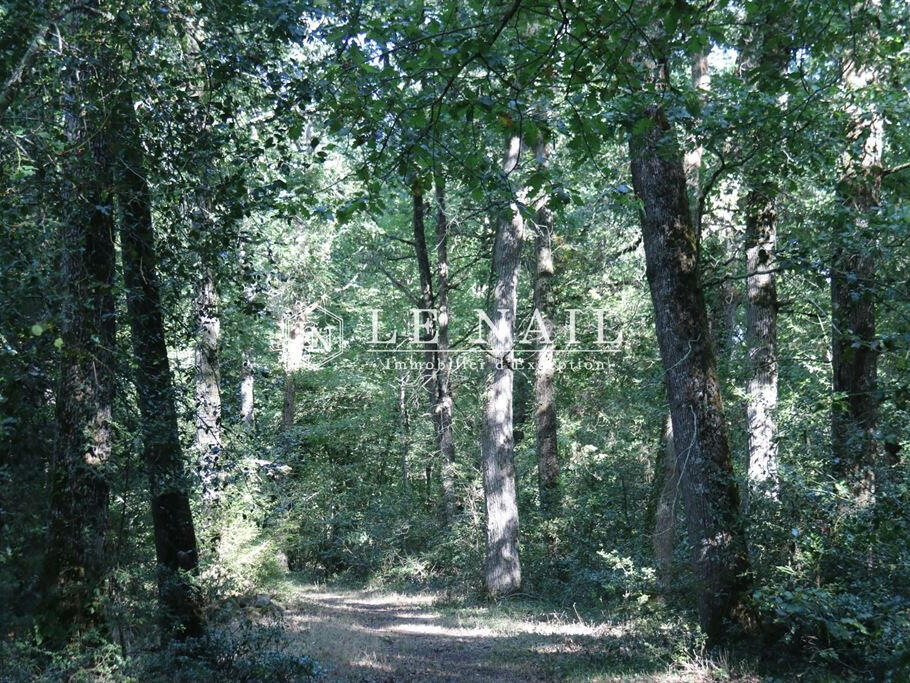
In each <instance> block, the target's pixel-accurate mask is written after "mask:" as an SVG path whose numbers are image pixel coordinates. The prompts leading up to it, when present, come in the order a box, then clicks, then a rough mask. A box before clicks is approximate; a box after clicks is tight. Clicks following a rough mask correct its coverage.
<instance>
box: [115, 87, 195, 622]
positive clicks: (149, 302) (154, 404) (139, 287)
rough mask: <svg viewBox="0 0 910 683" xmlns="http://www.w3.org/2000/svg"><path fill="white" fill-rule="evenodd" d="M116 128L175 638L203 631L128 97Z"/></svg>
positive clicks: (143, 396)
mask: <svg viewBox="0 0 910 683" xmlns="http://www.w3.org/2000/svg"><path fill="white" fill-rule="evenodd" d="M117 123H118V124H119V126H120V127H119V130H118V135H119V138H118V140H117V148H118V150H119V154H118V156H117V159H116V166H115V169H116V174H117V176H116V177H117V192H118V195H119V196H118V198H119V204H120V208H121V226H120V239H121V247H122V254H123V277H124V281H125V283H126V289H127V310H128V312H129V318H130V333H131V334H130V336H131V338H132V342H133V354H134V357H135V361H136V366H135V383H136V393H137V395H138V399H139V411H140V417H141V428H142V443H143V459H144V461H145V463H146V467H147V470H148V478H149V487H150V490H151V499H152V501H151V502H152V524H153V526H154V532H155V557H156V561H157V580H158V599H159V602H160V605H161V608H162V626H163V628H164V630H165V632H166V633H170V634H174V635H176V636H179V637H183V636H197V635H199V634H200V633H201V631H202V618H201V614H200V606H199V596H198V595H197V594H196V591H195V588H194V587H193V585H192V582H191V580H190V578H189V575H191V574H193V573H195V572H196V569H197V567H198V566H199V551H198V547H197V544H196V533H195V528H194V525H193V515H192V512H191V511H190V502H189V491H190V482H189V480H188V477H187V474H186V471H185V467H184V461H183V450H182V448H181V445H180V433H179V430H178V426H177V412H176V406H175V395H174V386H173V381H172V379H171V371H170V364H169V362H168V357H167V347H166V345H165V336H164V321H163V313H162V306H161V295H160V285H159V283H158V274H157V258H156V254H155V233H154V227H153V224H152V197H151V192H150V190H149V186H148V181H147V179H146V176H145V175H144V174H145V173H146V172H147V169H146V167H145V160H144V158H143V156H144V155H143V152H142V147H141V142H140V138H139V127H138V122H137V121H136V114H135V111H134V105H133V99H132V98H131V97H130V96H129V93H123V94H122V96H121V102H120V108H119V111H118V112H117Z"/></svg>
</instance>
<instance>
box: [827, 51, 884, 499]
mask: <svg viewBox="0 0 910 683" xmlns="http://www.w3.org/2000/svg"><path fill="white" fill-rule="evenodd" d="M845 76H846V81H847V86H848V88H849V89H850V91H851V95H852V96H853V97H854V98H855V97H856V95H858V94H859V93H860V92H861V91H862V90H863V89H866V88H869V87H873V86H874V85H875V83H876V81H877V78H878V77H877V74H876V73H875V72H874V71H873V70H872V69H871V68H869V67H865V66H862V65H860V64H857V63H855V62H852V61H851V62H850V63H849V64H848V65H847V68H846V73H845ZM847 113H848V114H849V116H850V125H849V129H848V131H847V142H848V144H849V149H848V151H847V153H846V154H845V155H844V160H843V171H842V175H841V180H840V183H839V186H838V188H837V197H838V200H839V201H840V204H841V206H842V211H841V216H842V220H840V221H838V222H837V223H836V226H835V231H834V254H833V262H832V268H831V318H832V327H833V330H832V353H831V358H832V365H833V371H834V393H835V397H834V402H833V405H832V411H831V442H832V450H833V458H834V471H835V473H836V474H837V475H838V476H841V477H844V478H848V479H851V480H853V483H854V486H855V489H856V493H857V496H858V498H859V499H860V500H867V499H869V498H870V497H871V496H872V495H873V494H874V490H875V475H874V470H873V466H874V464H875V459H876V444H875V438H874V433H875V428H876V423H877V420H878V403H879V398H878V390H877V382H876V376H877V371H878V354H879V344H878V340H877V338H876V332H875V322H876V321H875V292H874V279H875V275H876V262H875V251H876V248H877V247H876V244H875V236H874V228H873V226H872V225H871V220H870V218H871V217H872V216H874V214H875V210H876V207H877V206H878V204H879V196H880V193H881V179H882V147H883V144H884V118H883V117H882V115H881V113H880V112H878V111H875V110H871V111H870V110H867V109H864V108H863V107H862V106H861V105H860V104H858V103H856V102H853V103H851V104H850V105H849V106H848V107H847Z"/></svg>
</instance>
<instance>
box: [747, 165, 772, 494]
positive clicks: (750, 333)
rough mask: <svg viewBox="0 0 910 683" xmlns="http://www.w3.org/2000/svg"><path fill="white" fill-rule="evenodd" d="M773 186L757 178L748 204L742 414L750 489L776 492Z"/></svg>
mask: <svg viewBox="0 0 910 683" xmlns="http://www.w3.org/2000/svg"><path fill="white" fill-rule="evenodd" d="M775 194H776V191H775V190H774V188H770V187H767V186H764V187H763V186H760V185H759V184H758V183H756V184H755V185H753V187H752V188H751V189H750V190H749V192H748V195H747V196H746V200H745V209H746V303H747V307H746V342H747V345H748V353H749V366H748V370H749V379H748V381H747V383H746V419H747V426H748V433H749V469H748V475H749V482H750V486H751V488H752V489H753V490H754V491H755V492H758V493H760V494H764V495H767V496H769V497H770V498H772V499H776V498H777V497H778V490H779V486H780V484H779V480H778V472H777V469H778V468H777V417H776V411H777V284H776V282H775V277H774V269H775V268H776V266H777V262H776V261H777V259H776V249H777V214H776V211H775V208H774V196H775Z"/></svg>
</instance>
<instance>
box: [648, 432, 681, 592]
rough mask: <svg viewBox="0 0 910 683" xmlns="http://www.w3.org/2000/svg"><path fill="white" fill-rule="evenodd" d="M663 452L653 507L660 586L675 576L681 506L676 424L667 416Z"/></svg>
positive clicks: (659, 460) (652, 539)
mask: <svg viewBox="0 0 910 683" xmlns="http://www.w3.org/2000/svg"><path fill="white" fill-rule="evenodd" d="M660 445H661V452H660V455H659V459H658V464H657V467H656V469H657V471H656V472H655V482H654V483H655V485H656V486H657V487H658V496H657V504H656V505H655V506H654V528H653V535H652V536H651V547H652V548H653V550H654V564H655V567H656V568H657V578H658V580H659V581H660V583H661V585H662V586H664V587H666V586H669V584H670V579H671V577H672V575H673V549H674V548H675V547H676V506H677V503H678V502H679V493H680V492H679V469H678V468H677V467H676V452H675V451H674V449H673V421H672V420H671V419H670V415H669V414H668V415H667V417H666V420H665V423H664V429H663V436H662V438H661V440H660Z"/></svg>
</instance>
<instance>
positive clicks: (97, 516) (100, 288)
mask: <svg viewBox="0 0 910 683" xmlns="http://www.w3.org/2000/svg"><path fill="white" fill-rule="evenodd" d="M82 16H83V14H82V13H81V12H80V13H78V14H77V18H76V19H75V21H74V22H73V23H74V25H75V26H74V28H75V29H76V30H75V31H74V35H77V34H78V29H80V28H82V26H81V24H82V22H81V18H82ZM85 16H88V15H87V14H86V15H85ZM83 30H84V29H83ZM76 40H78V38H76ZM81 47H82V48H83V50H84V51H86V52H88V51H90V50H91V49H92V48H91V46H85V45H82V46H81ZM83 50H80V53H81V52H82V51H83ZM67 70H68V74H67V79H68V87H67V89H68V96H67V98H66V101H67V103H68V108H67V110H66V112H65V114H64V116H65V125H66V137H67V145H68V148H69V149H71V150H73V154H72V156H71V157H70V161H69V163H68V173H67V177H68V178H70V179H71V182H70V183H67V185H66V186H65V190H64V192H65V196H66V199H67V205H68V206H69V208H70V213H69V215H68V216H66V217H65V219H64V220H63V221H62V222H61V225H60V233H59V236H60V243H61V245H62V255H61V259H60V277H61V283H62V290H63V301H62V310H61V315H60V340H62V346H60V376H59V383H58V387H57V396H56V421H57V439H56V443H55V447H54V454H53V461H52V466H51V473H50V489H51V490H50V499H51V500H50V517H49V523H48V531H47V549H46V552H45V556H44V560H43V565H42V567H41V574H40V577H39V588H40V589H41V591H42V593H43V595H42V598H43V601H44V602H45V604H46V606H47V608H48V610H49V611H50V612H51V613H53V614H54V616H55V621H56V624H55V625H54V626H55V627H60V628H62V629H64V630H65V629H68V628H70V627H75V626H76V625H78V624H84V623H86V622H89V621H95V620H96V617H94V616H93V610H92V607H93V605H94V604H95V601H96V595H95V592H96V590H97V589H98V587H99V586H100V584H101V582H102V580H103V578H104V573H105V566H106V562H105V534H106V532H107V528H108V498H109V487H108V482H107V467H108V460H109V458H110V455H111V404H112V400H113V394H114V364H115V363H114V320H115V310H116V309H115V302H114V295H113V277H114V225H113V219H112V211H111V209H112V205H113V201H112V199H113V198H112V192H111V184H112V183H111V160H110V146H109V142H110V141H109V130H107V128H106V125H105V124H104V123H103V122H104V119H105V117H104V116H103V114H102V113H101V112H97V111H92V107H90V106H88V102H89V100H90V98H93V95H97V93H98V92H100V91H101V89H102V88H103V87H105V84H104V83H103V82H102V78H99V73H98V71H97V70H96V69H95V68H93V67H92V66H91V65H89V64H86V63H83V61H82V59H81V58H80V57H72V58H71V60H70V63H69V65H68V69H67ZM94 613H95V614H96V615H97V614H98V612H97V611H95V612H94Z"/></svg>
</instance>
